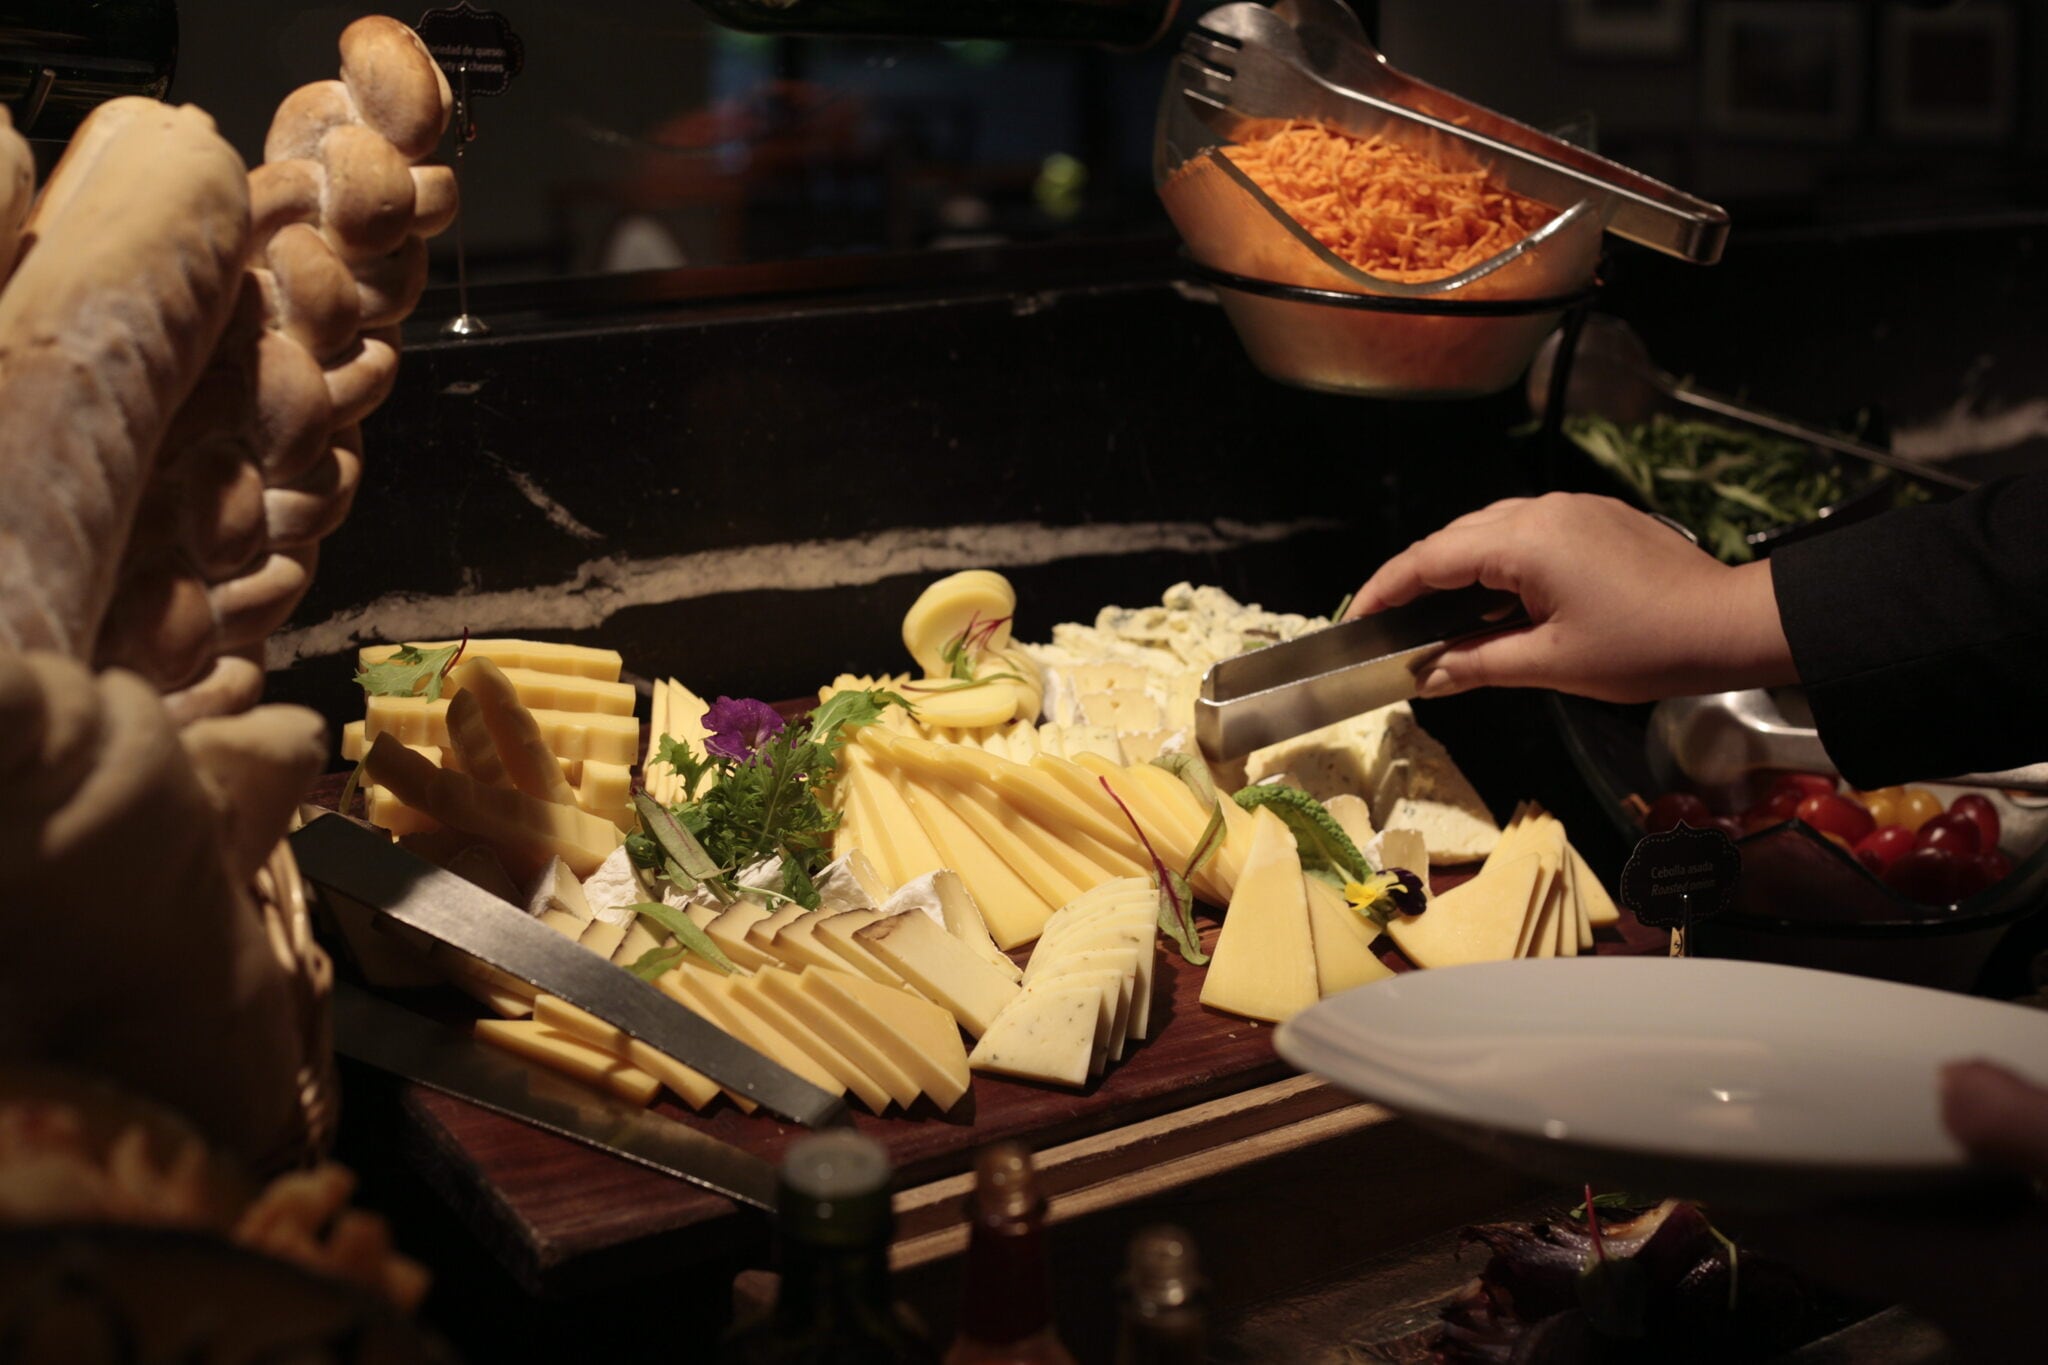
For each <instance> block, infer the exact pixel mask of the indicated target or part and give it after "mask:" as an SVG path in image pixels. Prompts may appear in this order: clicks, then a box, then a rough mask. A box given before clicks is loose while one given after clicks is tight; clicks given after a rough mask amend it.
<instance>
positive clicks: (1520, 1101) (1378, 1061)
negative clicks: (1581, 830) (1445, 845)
mask: <svg viewBox="0 0 2048 1365" xmlns="http://www.w3.org/2000/svg"><path fill="white" fill-rule="evenodd" d="M1274 1042H1275V1045H1276V1046H1277V1047H1278V1048H1279V1050H1280V1055H1281V1056H1283V1057H1285V1058H1286V1059H1287V1060H1288V1061H1289V1062H1291V1063H1292V1064H1293V1065H1295V1066H1297V1067H1300V1068H1301V1069H1302V1070H1304V1071H1313V1072H1315V1073H1316V1074H1317V1075H1320V1076H1322V1077H1324V1078H1325V1079H1327V1080H1329V1081H1330V1082H1332V1083H1333V1084H1335V1085H1337V1086H1340V1087H1342V1088H1343V1089H1345V1090H1348V1091H1350V1092H1352V1093H1353V1094H1356V1095H1360V1096H1363V1097H1364V1098H1366V1099H1370V1100H1375V1101H1378V1102H1379V1103H1381V1104H1384V1105H1386V1106H1387V1107H1388V1108H1390V1109H1394V1110H1398V1111H1399V1112H1401V1113H1403V1114H1406V1115H1407V1116H1409V1117H1410V1118H1412V1119H1414V1120H1415V1121H1417V1122H1418V1123H1422V1124H1424V1125H1426V1126H1429V1127H1431V1128H1434V1129H1437V1130H1438V1131H1441V1132H1443V1133H1445V1134H1447V1135H1449V1136H1451V1137H1453V1138H1456V1139H1457V1140H1459V1141H1462V1142H1464V1143H1466V1144H1468V1145H1470V1146H1474V1147H1477V1148H1479V1149H1480V1150H1482V1151H1485V1152H1487V1153H1488V1154H1490V1155H1493V1156H1495V1157H1497V1158H1499V1159H1500V1160H1502V1161H1505V1162H1508V1163H1509V1164H1512V1165H1516V1166H1520V1167H1522V1168H1524V1169H1526V1170H1529V1171H1531V1172H1533V1173H1535V1174H1538V1175H1543V1176H1547V1177H1550V1178H1552V1179H1557V1180H1562V1181H1567V1182H1570V1183H1572V1184H1574V1185H1576V1184H1578V1183H1580V1182H1582V1181H1590V1182H1592V1183H1593V1184H1595V1185H1596V1186H1598V1187H1600V1188H1605V1189H1625V1190H1628V1191H1629V1192H1631V1193H1635V1194H1641V1195H1646V1196H1657V1195H1665V1194H1670V1195H1684V1196H1691V1197H1695V1198H1701V1199H1711V1200H1716V1201H1719V1202H1722V1203H1730V1204H1739V1205H1746V1206H1751V1207H1782V1206H1786V1205H1797V1204H1808V1203H1815V1202H1821V1201H1824V1200H1832V1199H1842V1198H1854V1197H1859V1196H1864V1195H1877V1194H1884V1193H1894V1192H1906V1191H1912V1190H1928V1189H1934V1188H1939V1187H1942V1186H1945V1185H1951V1184H1958V1183H1963V1182H1966V1181H1967V1180H1969V1179H1970V1178H1972V1176H1973V1169H1972V1167H1971V1166H1970V1165H1969V1163H1968V1161H1967V1159H1966V1158H1965V1156H1964V1154H1963V1152H1962V1149H1961V1148H1959V1147H1958V1146H1957V1145H1956V1143H1955V1142H1954V1140H1953V1139H1951V1138H1950V1137H1949V1136H1948V1134H1947V1132H1946V1131H1944V1130H1943V1128H1942V1126H1941V1115H1940V1100H1939V1096H1938V1093H1937V1088H1938V1073H1939V1071H1940V1068H1941V1066H1942V1064H1943V1063H1944V1062H1948V1061H1953V1060H1960V1059H1966V1058H1984V1059H1987V1060H1991V1061H1996V1062H2001V1063H2003V1064H2004V1065H2006V1066H2009V1067H2011V1068H2012V1069H2014V1070H2015V1071H2017V1072H2019V1073H2020V1074H2022V1075H2025V1076H2028V1077H2030V1078H2031V1079H2033V1080H2035V1081H2037V1082H2048V1011H2042V1010H2034V1009H2027V1008H2024V1007H2021V1006H2017V1005H2006V1004H2000V1003H1997V1002H1995V1001H1988V1000H1978V999H1973V998H1971V997H1969V996H1963V995H1952V994H1949V993H1947V992H1944V991H1933V990H1926V989H1923V988H1921V987H1918V986H1901V985H1896V984H1893V983H1890V982H1884V981H1872V980H1867V979H1865V978H1862V977H1854V976H1842V975H1837V974H1835V973H1832V972H1817V971H1809V970H1806V969H1804V968H1800V967H1781V966H1776V965H1772V964H1769V963H1761V962H1731V961H1715V960H1707V959H1695V958H1628V957H1600V958H1551V959H1533V960H1523V961H1516V962H1489V963H1484V964H1481V965H1477V966H1471V967H1454V968H1439V969H1437V970H1435V971H1418V972H1404V973H1402V974H1401V975H1399V976H1395V977H1391V978H1389V979H1387V980H1384V981H1378V982H1374V983H1373V984H1371V985H1368V986H1360V987H1358V988H1357V989H1355V990H1351V991H1347V992H1345V993H1344V994H1343V995H1339V996H1335V997H1333V998H1331V999H1329V1000H1325V1001H1323V1002H1322V1003H1321V1004H1320V1005H1317V1006H1316V1007H1314V1008H1313V1009H1310V1010H1307V1011H1304V1012H1303V1013H1302V1014H1299V1015H1297V1016H1295V1018H1294V1019H1292V1020H1290V1021H1289V1022H1288V1023H1286V1024H1284V1025H1282V1026H1281V1028H1280V1030H1279V1032H1278V1033H1277V1035H1276V1036H1275V1039H1274Z"/></svg>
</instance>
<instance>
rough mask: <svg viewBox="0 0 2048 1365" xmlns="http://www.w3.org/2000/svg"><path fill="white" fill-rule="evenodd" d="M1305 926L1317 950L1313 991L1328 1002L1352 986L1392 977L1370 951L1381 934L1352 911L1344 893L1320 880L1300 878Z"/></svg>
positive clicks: (1391, 971) (1371, 924)
mask: <svg viewBox="0 0 2048 1365" xmlns="http://www.w3.org/2000/svg"><path fill="white" fill-rule="evenodd" d="M1302 890H1303V892H1304V893H1305V895H1306V897H1307V900H1308V923H1309V930H1310V935H1311V937H1312V938H1313V939H1314V942H1315V950H1316V989H1317V990H1318V991H1319V992H1320V993H1321V994H1322V995H1323V996H1324V997H1325V998H1328V997H1330V996H1332V995H1335V994H1337V993H1338V992H1339V991H1348V990H1350V989H1351V988H1352V987H1353V986H1363V985H1365V984H1366V983H1367V982H1370V981H1379V980H1382V979H1383V978H1386V977H1389V976H1392V975H1393V974H1394V969H1393V968H1391V967H1389V966H1388V965H1387V964H1386V963H1384V962H1382V961H1380V959H1379V954H1377V953H1375V952H1374V951H1373V950H1372V944H1373V940H1374V939H1376V938H1378V937H1379V935H1380V931H1379V928H1378V926H1376V925H1375V924H1373V922H1372V921H1371V920H1368V919H1367V918H1366V917H1365V916H1363V915H1361V914H1359V913H1358V912H1357V911H1356V910H1354V909H1352V908H1351V905H1350V903H1349V902H1348V901H1346V900H1345V899H1344V893H1343V892H1342V891H1339V890H1338V889H1337V888H1336V887H1334V886H1332V885H1330V884H1329V883H1328V882H1326V881H1323V880H1322V879H1321V878H1319V877H1308V876H1304V877H1303V878H1302Z"/></svg>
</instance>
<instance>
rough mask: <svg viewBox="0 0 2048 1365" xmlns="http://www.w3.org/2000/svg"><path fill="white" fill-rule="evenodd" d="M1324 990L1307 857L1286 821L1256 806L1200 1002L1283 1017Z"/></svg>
mask: <svg viewBox="0 0 2048 1365" xmlns="http://www.w3.org/2000/svg"><path fill="white" fill-rule="evenodd" d="M1320 996H1321V993H1320V990H1319V988H1318V984H1317V976H1316V952H1315V940H1314V936H1313V932H1312V931H1311V929H1310V927H1309V917H1308V893H1307V890H1306V888H1304V886H1303V885H1302V879H1301V858H1300V856H1299V854H1298V853H1297V852H1296V850H1295V844H1294V836H1293V834H1291V833H1289V832H1288V829H1287V826H1286V825H1285V824H1283V823H1282V822H1281V820H1280V817H1279V816H1277V815H1275V814H1274V813H1273V812H1272V809H1271V808H1270V807H1266V806H1261V807H1259V809H1258V810H1257V811H1255V812H1254V813H1253V826H1252V844H1251V848H1250V850H1249V851H1248V852H1247V853H1246V855H1245V862H1244V872H1243V874H1242V875H1241V876H1240V877H1239V878H1238V882H1237V890H1236V894H1234V895H1233V896H1232V897H1231V898H1230V912H1229V913H1228V914H1227V915H1225V916H1224V919H1223V932H1222V933H1221V934H1220V935H1218V937H1217V939H1216V947H1215V949H1214V950H1213V952H1212V954H1211V956H1210V959H1209V973H1208V976H1207V977H1206V978H1205V979H1204V980H1203V982H1202V996H1201V999H1202V1003H1203V1004H1204V1005H1207V1006H1209V1007H1210V1008H1211V1009H1219V1010H1224V1011H1226V1012H1228V1013H1230V1014H1241V1015H1243V1016H1244V1017H1245V1018H1247V1019H1264V1020H1267V1021H1269V1022H1272V1023H1279V1022H1280V1021H1282V1020H1284V1019H1289V1018H1292V1017H1293V1016H1294V1015H1296V1014H1298V1013H1299V1012H1301V1011H1302V1010H1305V1009H1307V1008H1308V1007H1309V1006H1310V1005H1313V1004H1315V1003H1316V1001H1317V1000H1318V999H1319V998H1320Z"/></svg>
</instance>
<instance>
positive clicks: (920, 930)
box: [821, 913, 1017, 1038]
mask: <svg viewBox="0 0 2048 1365" xmlns="http://www.w3.org/2000/svg"><path fill="white" fill-rule="evenodd" d="M831 927H832V926H831V922H830V921H827V923H826V925H825V929H824V930H822V931H821V932H828V931H829V930H830V929H831ZM854 937H855V939H856V940H857V941H858V942H859V944H860V945H861V946H862V947H864V948H866V949H867V950H868V951H869V952H871V953H873V954H874V955H875V956H876V957H878V958H880V959H881V960H882V961H883V962H885V963H887V964H888V965H889V967H890V968H891V969H892V970H893V971H895V973H896V974H897V975H898V976H900V977H902V978H903V980H904V981H905V982H906V983H908V984H909V985H910V987H911V988H912V989H913V990H915V991H916V992H917V993H918V994H919V995H922V996H923V997H924V998H925V999H927V1000H930V1001H931V1002H933V1003H934V1004H938V1005H943V1006H945V1007H946V1008H947V1009H948V1010H950V1011H951V1012H952V1015H953V1017H954V1018H955V1019H957V1020H959V1021H960V1026H961V1027H962V1028H964V1029H966V1030H967V1032H968V1033H970V1034H972V1035H974V1036H975V1037H977V1038H978V1037H980V1036H981V1035H982V1034H983V1033H985V1032H987V1031H988V1026H989V1025H990V1024H991V1023H993V1022H994V1020H995V1017H996V1016H997V1015H998V1014H1000V1013H1002V1011H1003V1006H1005V1005H1007V1004H1009V1003H1010V1001H1012V1000H1014V999H1015V998H1016V996H1017V983H1016V982H1014V981H1012V980H1010V979H1009V978H1008V977H1007V976H1005V975H1004V974H1003V973H1001V972H999V971H997V970H996V969H995V968H994V967H992V966H990V965H989V964H988V963H986V962H984V961H982V959H981V958H980V957H978V956H976V954H975V952H974V950H973V949H971V948H969V947H968V946H967V945H966V944H964V943H962V942H961V941H960V940H959V939H957V938H954V937H953V936H952V935H951V934H949V933H947V932H946V931H945V930H944V929H942V928H941V927H939V925H937V924H936V923H934V922H933V921H932V919H931V918H930V917H929V916H927V915H923V914H916V913H912V914H905V915H890V916H887V917H885V918H882V919H878V920H876V921H875V922H874V923H873V924H870V925H868V926H867V927H865V928H863V929H860V930H858V931H857V932H856V933H855V935H854Z"/></svg>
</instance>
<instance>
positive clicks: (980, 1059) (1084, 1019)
mask: <svg viewBox="0 0 2048 1365" xmlns="http://www.w3.org/2000/svg"><path fill="white" fill-rule="evenodd" d="M1101 1013H1102V992H1101V991H1100V990H1099V989H1097V988H1095V987H1093V986H1079V985H1063V984H1061V983H1060V982H1059V981H1058V980H1057V979H1055V980H1053V981H1051V982H1047V983H1046V984H1045V985H1043V986H1040V985H1036V984H1034V985H1031V986H1028V987H1026V988H1025V989H1024V991H1023V992H1022V993H1020V994H1019V995H1018V997H1017V999H1016V1000H1015V1001H1014V1002H1013V1003H1012V1004H1011V1006H1010V1007H1009V1008H1008V1009H1006V1010H1004V1011H1003V1014H1002V1017H1001V1018H999V1019H997V1020H996V1021H995V1024H994V1026H993V1027H991V1028H990V1029H989V1031H988V1032H987V1033H985V1034H983V1035H982V1037H981V1041H980V1042H978V1043H976V1044H975V1045H974V1051H973V1052H971V1053H969V1054H968V1056H967V1064H968V1065H969V1066H970V1067H972V1068H973V1069H974V1070H976V1071H988V1072H993V1073H995V1074H996V1075H999V1076H1015V1077H1018V1078H1019V1079H1022V1080H1027V1081H1049V1082H1051V1083H1052V1084H1055V1085H1075V1086H1078V1085H1086V1084H1087V1083H1088V1066H1089V1063H1090V1062H1091V1061H1092V1060H1093V1059H1094V1056H1095V1036H1096V1032H1097V1025H1098V1022H1099V1020H1100V1017H1101Z"/></svg>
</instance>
